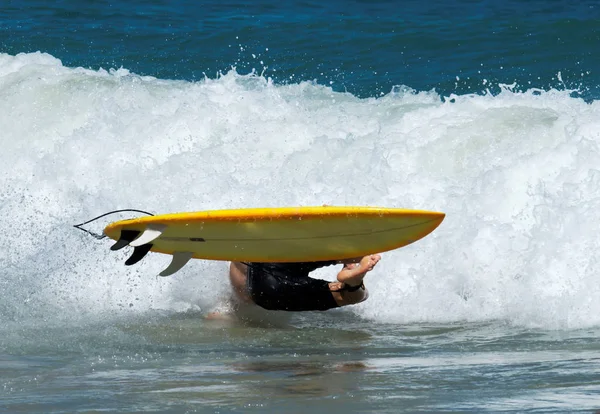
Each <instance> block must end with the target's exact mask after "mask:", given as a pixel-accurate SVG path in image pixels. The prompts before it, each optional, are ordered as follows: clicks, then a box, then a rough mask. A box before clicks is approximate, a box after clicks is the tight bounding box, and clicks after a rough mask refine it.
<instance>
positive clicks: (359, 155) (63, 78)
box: [0, 0, 600, 414]
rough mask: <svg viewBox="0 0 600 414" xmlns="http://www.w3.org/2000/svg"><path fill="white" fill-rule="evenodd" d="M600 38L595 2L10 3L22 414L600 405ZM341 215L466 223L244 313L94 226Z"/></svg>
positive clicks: (8, 220) (10, 295)
mask: <svg viewBox="0 0 600 414" xmlns="http://www.w3.org/2000/svg"><path fill="white" fill-rule="evenodd" d="M599 50H600V5H599V4H598V3H597V2H593V1H570V0H567V1H554V0H547V1H537V0H534V1H520V2H517V1H513V0H506V1H485V0H482V1H475V0H472V1H467V0H465V1H439V0H436V1H429V2H426V1H405V2H393V1H356V0H348V1H324V2H315V1H312V0H307V1H287V2H283V1H282V2H275V1H270V0H257V1H242V0H240V1H235V2H229V1H219V2H217V1H191V0H173V1H166V0H152V1H139V0H131V1H121V2H112V1H109V0H88V1H85V0H81V1H66V0H56V1H54V2H43V1H33V0H22V1H11V0H5V1H4V2H2V3H1V7H0V412H7V413H23V412H27V413H34V412H39V413H74V412H77V413H98V412H140V413H141V412H160V413H180V412H181V413H186V412H189V413H192V412H199V413H234V412H236V413H242V412H243V413H246V412H253V413H280V412H286V413H306V412H312V413H315V414H316V413H331V412H344V413H346V412H347V413H354V412H357V413H399V412H407V413H413V412H420V413H429V412H472V413H481V412H504V413H506V412H514V413H522V412H535V413H542V412H543V413H546V412H569V413H571V412H586V413H594V412H598V410H600V374H599V372H600V356H599V351H600V345H599V343H600V342H599V339H600V281H599V280H600V279H599V275H600V256H599V254H598V252H599V251H600V238H598V229H599V228H600V71H599V68H600V53H598V51H599ZM322 204H330V205H360V206H362V205H372V206H383V207H401V208H414V209H423V210H433V211H443V212H445V213H446V219H445V220H444V222H443V223H442V225H441V226H440V227H439V228H438V229H436V230H435V231H434V232H433V233H432V234H431V235H429V236H427V237H425V238H424V239H423V240H420V241H418V242H417V243H414V244H411V245H410V246H407V247H404V248H402V249H398V250H396V251H392V252H386V253H384V254H383V258H382V261H381V262H380V264H378V266H377V268H376V269H375V270H374V271H373V272H372V273H370V274H369V276H368V277H367V279H366V280H365V283H366V285H367V287H368V289H369V292H370V298H369V300H367V301H366V302H364V303H361V304H359V305H356V306H351V307H347V308H344V309H338V310H333V311H329V312H326V313H303V314H294V315H289V314H281V313H280V312H260V311H257V310H246V311H245V312H247V313H245V314H244V315H243V318H241V319H240V318H235V317H234V318H233V319H232V320H209V319H207V318H206V316H207V315H208V314H210V313H212V312H215V311H216V312H219V313H220V314H224V315H227V314H229V315H230V316H231V315H232V313H235V312H233V310H234V309H233V305H232V304H231V301H230V290H229V285H228V282H227V263H223V262H210V261H200V260H195V261H193V262H192V263H190V264H188V265H187V266H186V267H185V268H184V269H183V270H182V271H181V272H179V273H177V274H176V275H174V276H172V277H169V278H159V277H157V276H156V275H157V274H158V273H159V272H160V271H161V270H163V269H164V268H165V267H166V264H167V263H168V258H167V257H165V256H163V255H159V254H150V255H148V256H147V257H146V258H145V259H144V260H143V261H142V262H141V263H139V264H137V265H136V266H132V267H125V266H123V265H122V263H123V261H124V260H125V258H126V257H127V255H128V252H122V251H120V252H110V251H109V246H110V243H109V242H107V241H106V240H99V241H98V240H95V239H93V238H91V237H90V236H89V235H86V234H84V233H83V232H80V231H78V230H76V229H74V228H73V227H72V225H73V224H76V223H81V222H83V221H85V220H87V219H90V218H92V217H95V216H98V215H100V214H102V213H105V212H108V211H111V210H115V209H119V208H138V209H144V210H147V211H151V212H154V213H170V212H181V211H198V210H207V209H219V208H243V207H275V206H295V205H300V206H309V205H322ZM125 217H127V215H126V214H125ZM125 217H121V216H112V217H109V218H106V219H104V220H105V221H100V222H94V223H93V224H92V225H91V226H92V228H91V229H90V230H93V231H95V232H101V231H102V228H103V225H105V224H107V223H108V222H109V221H111V220H113V219H114V220H116V219H119V218H125ZM317 273H318V274H316V275H315V276H316V277H321V278H324V279H332V278H334V277H335V273H334V272H333V271H332V270H331V269H330V270H327V269H321V270H319V271H318V272H317ZM234 316H235V315H234ZM238 316H239V314H238Z"/></svg>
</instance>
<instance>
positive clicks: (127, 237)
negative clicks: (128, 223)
mask: <svg viewBox="0 0 600 414" xmlns="http://www.w3.org/2000/svg"><path fill="white" fill-rule="evenodd" d="M140 233H141V232H139V231H137V230H121V236H120V237H119V240H117V242H116V243H115V244H113V245H112V246H110V250H120V249H122V248H123V247H125V246H127V245H128V244H129V243H131V242H132V241H134V240H135V238H136V237H137V236H138V235H139V234H140Z"/></svg>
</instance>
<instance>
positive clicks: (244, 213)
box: [104, 206, 444, 276]
mask: <svg viewBox="0 0 600 414" xmlns="http://www.w3.org/2000/svg"><path fill="white" fill-rule="evenodd" d="M443 219H444V213H437V212H432V211H419V210H405V209H397V208H379V207H332V206H324V207H285V208H252V209H238V210H213V211H200V212H195V213H176V214H164V215H158V216H150V217H141V218H136V219H131V220H121V221H117V222H114V223H111V224H109V225H108V226H107V227H106V228H105V229H104V234H106V235H107V236H108V237H110V238H112V239H114V240H117V243H116V244H115V245H113V247H112V249H113V250H118V249H120V248H122V247H124V246H126V245H129V246H133V247H135V250H134V253H133V255H132V257H131V258H130V259H129V260H128V261H127V262H126V264H128V265H129V264H133V263H136V262H137V261H139V260H140V259H141V258H142V257H144V256H145V255H146V253H148V251H153V252H159V253H166V254H171V255H173V256H174V258H173V262H172V263H171V265H170V266H169V268H167V269H165V271H163V272H162V273H161V275H162V276H166V275H169V274H172V273H174V272H176V271H177V270H179V269H180V268H181V267H183V265H185V263H186V262H187V261H188V260H189V259H191V258H197V259H209V260H230V261H242V262H304V261H320V260H337V259H347V258H352V257H357V256H364V255H367V254H372V253H380V252H384V251H388V250H393V249H397V248H399V247H403V246H406V245H407V244H410V243H413V242H415V241H417V240H419V239H421V238H423V237H425V236H426V235H428V234H429V233H431V232H432V231H433V230H434V229H435V228H436V227H437V226H439V225H440V223H441V222H442V220H443Z"/></svg>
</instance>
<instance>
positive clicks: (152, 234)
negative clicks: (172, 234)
mask: <svg viewBox="0 0 600 414" xmlns="http://www.w3.org/2000/svg"><path fill="white" fill-rule="evenodd" d="M166 228H167V226H166V225H164V224H149V225H148V227H146V230H144V232H143V233H142V234H141V236H140V237H138V238H137V239H135V240H134V241H132V242H131V243H129V245H130V246H132V247H138V246H141V245H143V244H148V243H150V242H152V241H153V240H155V239H157V238H158V237H160V235H161V234H162V233H163V231H165V229H166Z"/></svg>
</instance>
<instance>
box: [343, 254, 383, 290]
mask: <svg viewBox="0 0 600 414" xmlns="http://www.w3.org/2000/svg"><path fill="white" fill-rule="evenodd" d="M380 260H381V256H380V255H378V254H371V255H369V256H365V257H363V258H362V259H360V262H358V264H356V263H348V264H345V265H344V268H343V269H342V270H341V271H340V272H339V273H338V275H337V280H338V281H339V282H342V283H345V284H347V285H349V286H358V285H360V284H361V283H362V281H363V279H364V277H365V276H366V274H367V273H368V272H370V271H371V270H373V268H374V267H375V266H376V265H377V263H379V261H380Z"/></svg>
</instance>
